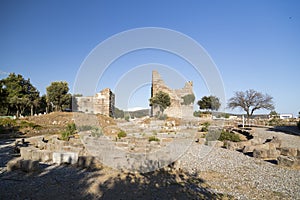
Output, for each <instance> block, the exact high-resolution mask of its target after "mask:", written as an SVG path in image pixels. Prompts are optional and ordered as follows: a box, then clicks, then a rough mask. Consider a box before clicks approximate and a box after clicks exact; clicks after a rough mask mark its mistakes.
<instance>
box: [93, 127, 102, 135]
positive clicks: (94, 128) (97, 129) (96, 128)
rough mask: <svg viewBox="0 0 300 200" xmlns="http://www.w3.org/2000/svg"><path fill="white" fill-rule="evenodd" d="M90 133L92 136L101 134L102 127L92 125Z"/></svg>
mask: <svg viewBox="0 0 300 200" xmlns="http://www.w3.org/2000/svg"><path fill="white" fill-rule="evenodd" d="M91 133H92V136H93V137H99V136H101V135H103V132H102V129H101V128H99V127H92V131H91Z"/></svg>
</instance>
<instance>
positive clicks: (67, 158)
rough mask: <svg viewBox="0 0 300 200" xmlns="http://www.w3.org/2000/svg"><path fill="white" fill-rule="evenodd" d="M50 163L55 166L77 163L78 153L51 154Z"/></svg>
mask: <svg viewBox="0 0 300 200" xmlns="http://www.w3.org/2000/svg"><path fill="white" fill-rule="evenodd" d="M52 161H53V163H56V164H59V165H60V164H62V163H67V164H76V163H77V161H78V153H76V152H53V154H52Z"/></svg>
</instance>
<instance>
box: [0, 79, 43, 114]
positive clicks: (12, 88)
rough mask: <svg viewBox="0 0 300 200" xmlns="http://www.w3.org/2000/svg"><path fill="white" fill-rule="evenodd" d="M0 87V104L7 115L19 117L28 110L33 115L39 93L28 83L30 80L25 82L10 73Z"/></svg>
mask: <svg viewBox="0 0 300 200" xmlns="http://www.w3.org/2000/svg"><path fill="white" fill-rule="evenodd" d="M0 85H1V89H0V93H1V99H0V101H1V103H0V104H1V106H3V108H6V109H5V111H6V114H7V115H10V114H16V116H17V117H19V115H20V114H23V113H24V111H25V110H26V109H29V108H31V113H33V108H34V107H35V106H36V102H37V101H38V99H39V91H38V90H37V89H36V88H35V87H34V86H33V85H32V84H31V83H30V79H27V80H26V79H24V78H23V76H22V75H20V74H18V75H16V74H15V73H11V74H9V76H8V77H7V78H5V79H2V80H1V83H0ZM2 112H4V109H2ZM2 114H3V113H2Z"/></svg>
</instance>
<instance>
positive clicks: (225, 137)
mask: <svg viewBox="0 0 300 200" xmlns="http://www.w3.org/2000/svg"><path fill="white" fill-rule="evenodd" d="M219 140H220V141H224V140H228V141H232V142H240V141H241V139H240V137H239V136H238V135H237V134H234V133H231V132H227V131H224V130H222V131H221V135H220V137H219Z"/></svg>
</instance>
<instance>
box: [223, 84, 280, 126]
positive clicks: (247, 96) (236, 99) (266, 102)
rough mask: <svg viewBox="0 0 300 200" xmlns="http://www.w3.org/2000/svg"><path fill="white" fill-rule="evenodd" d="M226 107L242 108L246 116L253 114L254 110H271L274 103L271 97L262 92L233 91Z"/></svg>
mask: <svg viewBox="0 0 300 200" xmlns="http://www.w3.org/2000/svg"><path fill="white" fill-rule="evenodd" d="M228 107H229V108H231V109H234V108H241V109H243V110H244V111H245V112H246V114H247V118H248V123H249V118H250V116H252V115H253V112H254V111H255V110H260V109H267V110H273V109H274V103H273V97H271V96H270V95H268V94H262V93H260V92H257V91H255V90H252V89H250V90H247V91H246V92H242V91H240V92H235V95H234V96H233V97H231V98H230V99H229V102H228Z"/></svg>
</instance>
